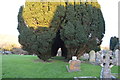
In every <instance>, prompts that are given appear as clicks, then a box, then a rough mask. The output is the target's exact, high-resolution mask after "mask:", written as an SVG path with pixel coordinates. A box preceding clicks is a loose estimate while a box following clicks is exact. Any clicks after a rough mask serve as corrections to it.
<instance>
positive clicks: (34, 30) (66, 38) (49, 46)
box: [18, 2, 105, 60]
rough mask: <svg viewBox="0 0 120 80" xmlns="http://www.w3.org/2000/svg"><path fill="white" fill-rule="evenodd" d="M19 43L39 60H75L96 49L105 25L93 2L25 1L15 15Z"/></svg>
mask: <svg viewBox="0 0 120 80" xmlns="http://www.w3.org/2000/svg"><path fill="white" fill-rule="evenodd" d="M18 31H19V33H20V35H19V42H20V44H21V45H22V46H23V49H25V50H27V51H28V52H32V53H36V54H37V56H38V57H39V58H40V59H43V60H47V59H49V58H50V57H52V56H56V54H57V50H58V49H59V48H61V49H62V56H64V57H65V58H67V59H70V58H71V57H72V56H73V55H75V56H77V57H78V58H79V57H80V56H81V55H82V54H84V53H85V52H87V51H90V50H93V49H96V50H97V48H98V47H99V46H100V44H101V42H102V38H103V36H104V34H105V22H104V19H103V16H102V12H101V10H100V5H99V4H98V3H97V2H91V3H87V2H85V3H83V2H56V3H54V2H26V5H25V7H24V8H22V7H21V8H20V11H19V14H18Z"/></svg>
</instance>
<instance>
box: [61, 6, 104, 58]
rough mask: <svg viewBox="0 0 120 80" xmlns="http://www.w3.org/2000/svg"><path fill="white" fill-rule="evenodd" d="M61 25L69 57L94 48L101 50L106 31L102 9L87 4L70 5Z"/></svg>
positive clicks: (62, 37) (62, 36)
mask: <svg viewBox="0 0 120 80" xmlns="http://www.w3.org/2000/svg"><path fill="white" fill-rule="evenodd" d="M69 8H71V9H69ZM76 8H77V9H76ZM61 26H62V29H61V39H62V40H63V41H64V43H65V46H66V48H67V50H68V54H67V57H68V58H71V56H73V55H75V56H78V57H79V56H81V55H82V54H83V53H85V52H86V51H90V50H92V49H93V50H100V48H99V46H100V44H101V42H102V38H103V36H104V33H105V23H104V19H103V16H102V13H101V10H100V9H98V8H94V7H92V6H91V5H85V4H83V5H74V6H73V7H71V5H68V6H67V11H66V17H65V19H64V22H63V23H62V25H61Z"/></svg>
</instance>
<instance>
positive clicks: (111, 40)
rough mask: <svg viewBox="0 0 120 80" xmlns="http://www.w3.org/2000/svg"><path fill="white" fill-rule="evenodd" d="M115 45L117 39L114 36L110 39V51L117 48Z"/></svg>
mask: <svg viewBox="0 0 120 80" xmlns="http://www.w3.org/2000/svg"><path fill="white" fill-rule="evenodd" d="M117 45H119V38H117V37H116V36H114V37H111V38H110V50H112V51H113V50H114V49H115V47H116V48H117Z"/></svg>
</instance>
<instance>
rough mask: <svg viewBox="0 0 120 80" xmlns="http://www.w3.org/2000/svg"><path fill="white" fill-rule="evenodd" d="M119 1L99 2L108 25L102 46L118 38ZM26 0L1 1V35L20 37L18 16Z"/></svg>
mask: <svg viewBox="0 0 120 80" xmlns="http://www.w3.org/2000/svg"><path fill="white" fill-rule="evenodd" d="M118 1H120V0H98V2H99V4H100V5H101V10H102V13H103V17H104V20H105V24H106V32H105V35H104V38H103V42H102V46H109V41H110V37H112V36H117V37H118ZM24 2H25V0H1V1H0V34H9V35H19V33H18V31H17V24H18V22H17V15H18V11H19V8H20V6H21V5H24Z"/></svg>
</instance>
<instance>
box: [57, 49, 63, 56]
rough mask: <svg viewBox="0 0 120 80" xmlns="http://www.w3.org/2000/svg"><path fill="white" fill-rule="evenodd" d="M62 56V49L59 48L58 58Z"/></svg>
mask: <svg viewBox="0 0 120 80" xmlns="http://www.w3.org/2000/svg"><path fill="white" fill-rule="evenodd" d="M61 54H62V51H61V48H59V49H58V51H57V55H56V56H61Z"/></svg>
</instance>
